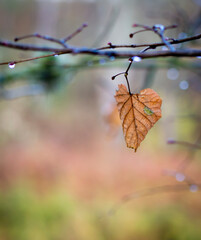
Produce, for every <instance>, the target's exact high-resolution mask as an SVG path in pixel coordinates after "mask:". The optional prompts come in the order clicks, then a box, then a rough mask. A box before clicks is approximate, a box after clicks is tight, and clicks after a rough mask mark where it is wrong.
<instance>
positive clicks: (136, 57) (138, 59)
mask: <svg viewBox="0 0 201 240" xmlns="http://www.w3.org/2000/svg"><path fill="white" fill-rule="evenodd" d="M132 59H133V61H134V62H140V61H142V58H141V57H138V56H135V57H132Z"/></svg>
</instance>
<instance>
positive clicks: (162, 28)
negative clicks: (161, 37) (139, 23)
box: [154, 24, 165, 31]
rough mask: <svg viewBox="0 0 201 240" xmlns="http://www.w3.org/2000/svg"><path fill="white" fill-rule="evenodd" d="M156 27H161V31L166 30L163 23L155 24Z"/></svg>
mask: <svg viewBox="0 0 201 240" xmlns="http://www.w3.org/2000/svg"><path fill="white" fill-rule="evenodd" d="M154 28H156V29H160V30H161V31H164V30H165V27H164V26H163V25H162V24H155V25H154Z"/></svg>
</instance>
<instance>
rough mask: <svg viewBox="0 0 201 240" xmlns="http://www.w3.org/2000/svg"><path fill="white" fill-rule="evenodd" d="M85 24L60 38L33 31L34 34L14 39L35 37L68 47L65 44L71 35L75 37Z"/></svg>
mask: <svg viewBox="0 0 201 240" xmlns="http://www.w3.org/2000/svg"><path fill="white" fill-rule="evenodd" d="M87 26H88V25H87V23H83V24H82V26H81V27H79V28H78V29H77V30H76V31H74V32H73V33H72V34H70V35H69V36H67V37H65V38H62V39H57V38H53V37H50V36H48V35H41V34H39V33H34V34H28V35H25V36H21V37H16V38H15V39H14V41H15V42H17V41H20V40H23V39H27V38H32V37H35V38H41V39H44V40H46V41H50V42H55V43H58V44H60V45H61V46H62V47H64V48H68V45H67V44H66V42H67V41H69V40H71V39H72V38H73V37H75V36H76V35H77V34H78V33H80V32H81V31H82V30H83V29H84V28H85V27H87Z"/></svg>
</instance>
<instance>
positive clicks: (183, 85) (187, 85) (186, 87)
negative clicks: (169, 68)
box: [179, 80, 189, 90]
mask: <svg viewBox="0 0 201 240" xmlns="http://www.w3.org/2000/svg"><path fill="white" fill-rule="evenodd" d="M179 87H180V89H181V90H186V89H188V87H189V83H188V82H187V81H186V80H183V81H181V82H180V83H179Z"/></svg>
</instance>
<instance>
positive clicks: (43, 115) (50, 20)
mask: <svg viewBox="0 0 201 240" xmlns="http://www.w3.org/2000/svg"><path fill="white" fill-rule="evenodd" d="M0 22H1V24H0V38H1V39H8V40H13V39H14V38H15V37H17V36H22V35H25V34H30V33H35V32H38V33H41V34H47V35H50V36H53V37H58V38H61V37H64V36H67V35H69V34H71V33H72V32H73V31H74V30H75V29H77V28H78V27H79V26H81V25H82V23H83V22H87V23H88V27H87V28H85V29H84V30H83V31H82V32H81V33H80V34H79V35H77V36H76V37H74V38H73V39H72V40H71V41H70V42H69V44H72V45H74V46H87V47H101V46H106V45H107V43H108V42H112V43H113V44H131V43H150V42H158V41H159V39H158V37H157V36H155V35H154V34H153V33H150V32H147V33H141V34H139V35H136V37H135V38H134V39H130V38H129V34H130V33H131V32H133V31H134V29H133V28H132V24H133V23H141V24H148V25H153V24H164V25H170V24H178V25H179V27H178V28H177V29H173V30H168V32H167V35H168V36H169V37H173V38H182V37H186V36H191V35H195V34H198V33H200V29H201V28H200V26H201V1H200V0H172V1H166V0H163V1H160V0H152V1H149V0H133V1H131V0H130V1H129V0H126V1H123V0H122V1H121V0H119V1H114V0H109V1H106V0H103V1H95V0H76V1H70V0H63V1H62V0H60V1H59V0H57V1H56V0H54V1H53V0H29V1H25V0H1V1H0ZM22 42H24V43H33V44H40V45H46V46H50V45H51V46H56V45H54V44H52V43H49V42H45V41H44V40H41V39H40V40H38V39H34V38H31V39H27V40H23V41H22ZM183 47H186V48H188V47H194V48H200V41H194V42H189V43H185V44H183V45H178V46H177V48H183ZM40 54H41V53H33V52H25V51H24V52H22V51H17V50H13V49H6V48H2V47H1V49H0V61H1V62H3V61H14V60H19V59H25V58H28V57H36V56H39V55H40ZM200 61H201V60H200V58H191V59H187V58H177V59H176V58H166V59H163V58H160V59H149V60H143V61H141V62H139V63H135V65H134V66H133V67H132V69H131V70H130V72H129V80H130V84H131V88H132V91H133V92H138V91H139V90H141V89H142V88H146V87H151V88H153V89H154V90H155V91H157V92H158V93H159V94H160V96H161V97H162V99H163V106H162V113H163V117H162V119H161V120H160V121H159V122H158V123H157V124H156V125H155V127H154V128H153V129H152V130H151V131H150V132H149V134H148V135H147V137H146V139H145V140H144V142H142V144H141V146H140V148H139V149H138V151H137V153H134V152H133V150H131V149H128V148H126V145H125V142H124V138H123V134H122V130H121V126H120V125H119V121H118V116H117V115H116V112H115V109H114V104H115V102H114V97H113V96H114V94H115V90H116V88H117V85H118V84H119V83H125V80H124V77H123V76H122V77H118V78H116V79H115V81H111V77H112V76H113V75H115V74H117V73H118V72H121V71H124V70H125V69H126V67H127V65H128V60H127V59H124V60H118V59H106V58H97V57H91V56H71V55H66V56H65V55H64V56H58V57H51V58H46V59H41V60H35V61H31V62H27V63H22V64H17V65H16V66H15V68H13V69H10V68H9V66H1V67H0V98H1V99H0V239H1V240H25V239H26V240H27V239H29V240H35V239H37V240H46V239H47V240H64V239H69V240H71V239H72V240H78V239H79V240H85V239H86V240H90V239H99V240H102V239H110V240H112V239H115V240H118V239H119V240H123V239H124V240H126V239H127V240H129V239H140V240H144V239H149V240H152V239H158V240H159V239H167V240H170V239H171V240H173V239H179V240H180V239H181V240H184V239H196V240H197V239H201V228H200V226H201V202H200V196H201V195H200V192H199V190H200V185H199V183H200V170H201V165H200V164H201V162H200V157H201V154H200V144H201V125H200V121H201V111H200V100H201V82H200V74H201V71H200V67H201V62H200ZM168 141H169V142H170V143H174V141H179V143H180V144H168ZM159 186H161V188H158V187H159ZM136 192H137V194H134V193H136Z"/></svg>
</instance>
